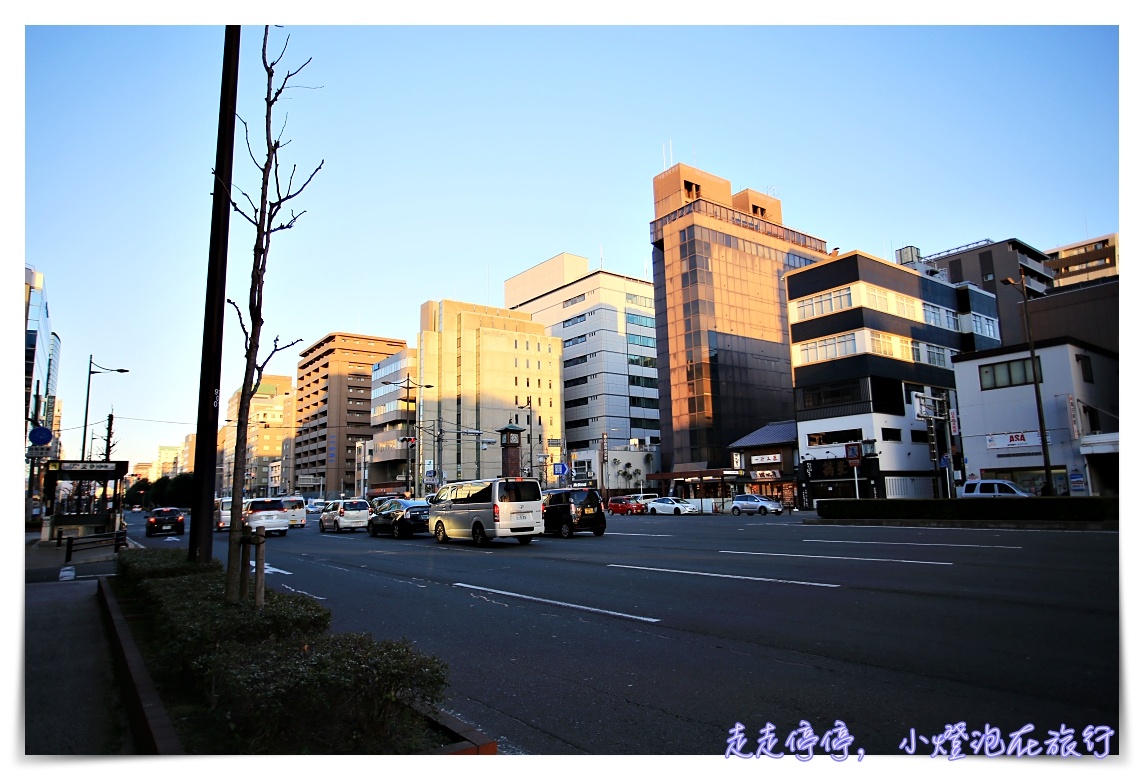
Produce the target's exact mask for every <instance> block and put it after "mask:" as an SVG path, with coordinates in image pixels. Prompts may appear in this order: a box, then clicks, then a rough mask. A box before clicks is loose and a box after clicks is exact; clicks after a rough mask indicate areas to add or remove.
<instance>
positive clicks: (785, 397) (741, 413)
mask: <svg viewBox="0 0 1144 780" xmlns="http://www.w3.org/2000/svg"><path fill="white" fill-rule="evenodd" d="M652 188H653V192H654V198H655V220H654V221H653V222H652V223H651V243H652V247H653V248H652V270H653V279H654V285H655V293H654V300H655V328H656V335H655V344H656V361H657V366H656V368H657V370H658V374H659V401H660V405H659V409H660V414H659V417H660V437H661V440H662V442H663V447H662V452H661V455H662V459H663V469H664V470H665V471H667V470H670V471H673V472H675V473H676V474H682V473H689V472H690V473H692V474H694V475H697V476H702V472H704V471H706V470H712V469H722V468H724V467H726V466H728V465H730V452H729V451H728V449H727V447H728V445H730V444H731V443H732V442H734V441H735V440H737V439H739V438H741V437H743V436H745V435H747V434H749V433H751V432H752V431H755V430H757V429H758V428H760V427H761V426H763V425H765V424H766V423H769V422H775V421H779V420H789V419H791V418H793V417H794V406H793V393H792V392H791V387H792V386H791V362H790V343H789V340H788V339H789V336H788V333H787V307H786V292H785V289H784V287H783V284H782V279H783V275H784V274H785V273H786V272H787V271H788V270H791V269H795V268H801V267H803V266H806V265H809V264H812V263H815V262H818V261H820V260H823V259H825V258H826V257H827V255H826V244H825V242H824V241H822V240H821V239H818V238H814V237H813V236H810V235H807V234H805V233H801V232H799V231H796V230H792V229H790V228H788V227H786V226H784V225H783V221H782V204H781V203H780V201H778V200H777V199H775V198H772V197H769V196H767V195H763V194H762V193H759V192H755V191H753V190H749V189H746V190H741V191H740V192H738V193H735V194H732V193H731V183H730V182H729V181H727V180H726V179H721V178H719V177H717V176H712V175H711V174H709V173H705V172H703V171H700V170H698V169H696V168H692V167H690V166H687V165H682V164H680V165H676V166H674V167H673V168H670V169H668V170H666V171H664V172H663V173H661V174H659V175H658V176H656V177H655V179H654V180H653V183H652Z"/></svg>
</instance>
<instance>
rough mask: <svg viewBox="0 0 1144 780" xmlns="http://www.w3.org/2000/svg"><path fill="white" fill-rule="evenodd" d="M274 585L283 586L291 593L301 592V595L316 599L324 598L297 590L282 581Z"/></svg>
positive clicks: (321, 599) (323, 599)
mask: <svg viewBox="0 0 1144 780" xmlns="http://www.w3.org/2000/svg"><path fill="white" fill-rule="evenodd" d="M275 587H283V588H285V589H286V590H288V591H290V592H291V593H301V594H302V595H303V596H309V597H310V598H312V599H317V600H318V601H325V600H326V597H325V596H315V595H314V594H313V593H307V592H306V591H304V590H298V589H297V588H291V587H290V586H289V585H287V584H285V583H283V582H280V583H278V584H277V585H275Z"/></svg>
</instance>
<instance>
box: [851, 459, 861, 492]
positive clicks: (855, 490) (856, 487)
mask: <svg viewBox="0 0 1144 780" xmlns="http://www.w3.org/2000/svg"><path fill="white" fill-rule="evenodd" d="M853 468H854V497H855V498H861V497H862V496H860V495H858V467H857V466H854V467H853Z"/></svg>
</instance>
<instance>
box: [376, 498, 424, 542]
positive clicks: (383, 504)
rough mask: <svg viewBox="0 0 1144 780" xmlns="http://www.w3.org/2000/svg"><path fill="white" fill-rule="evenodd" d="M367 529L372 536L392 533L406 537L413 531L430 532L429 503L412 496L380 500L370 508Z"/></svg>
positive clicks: (396, 537)
mask: <svg viewBox="0 0 1144 780" xmlns="http://www.w3.org/2000/svg"><path fill="white" fill-rule="evenodd" d="M366 530H367V531H369V535H370V536H378V535H379V534H381V532H383V531H384V532H386V533H391V534H393V537H394V538H395V539H404V538H406V537H408V536H409V535H410V534H413V533H429V504H428V503H427V502H425V501H421V500H417V499H411V498H391V499H389V500H388V501H379V502H377V503H375V504H373V505H372V506H371V507H370V510H369V523H368V524H367V525H366Z"/></svg>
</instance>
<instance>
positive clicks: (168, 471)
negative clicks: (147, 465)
mask: <svg viewBox="0 0 1144 780" xmlns="http://www.w3.org/2000/svg"><path fill="white" fill-rule="evenodd" d="M182 454H183V447H182V445H163V444H161V445H159V455H158V457H157V458H156V459H155V463H154V465H152V466H151V476H150V480H151V481H152V482H155V481H157V480H159V479H162V478H163V477H173V476H175V475H176V474H178V473H179V458H180V456H182Z"/></svg>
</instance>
